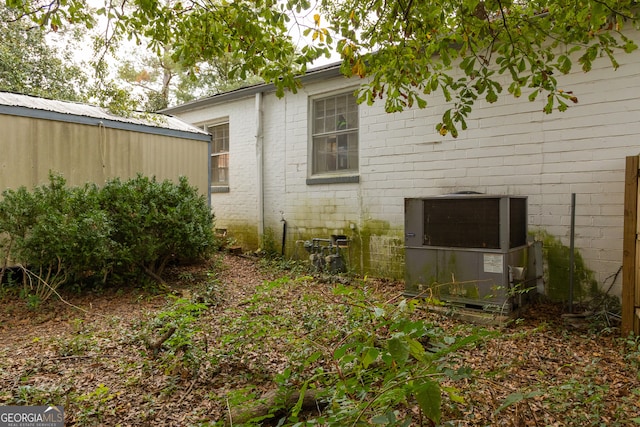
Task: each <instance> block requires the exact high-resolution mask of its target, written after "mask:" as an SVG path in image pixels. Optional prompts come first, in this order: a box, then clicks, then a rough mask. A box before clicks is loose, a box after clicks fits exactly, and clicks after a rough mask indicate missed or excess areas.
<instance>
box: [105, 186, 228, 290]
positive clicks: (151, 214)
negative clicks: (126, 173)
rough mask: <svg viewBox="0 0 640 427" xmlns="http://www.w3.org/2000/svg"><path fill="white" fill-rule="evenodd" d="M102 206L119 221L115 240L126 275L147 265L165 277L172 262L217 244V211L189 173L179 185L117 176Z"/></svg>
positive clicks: (107, 188) (194, 256)
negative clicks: (190, 179) (201, 192)
mask: <svg viewBox="0 0 640 427" xmlns="http://www.w3.org/2000/svg"><path fill="white" fill-rule="evenodd" d="M101 205H102V208H103V209H104V210H105V211H107V212H108V214H109V217H110V218H111V220H112V221H113V223H114V224H117V226H116V227H115V230H114V232H113V234H112V235H111V238H112V239H113V241H114V242H115V244H116V246H117V248H118V250H117V253H118V257H117V260H116V262H117V265H118V267H119V269H118V270H119V271H118V273H120V274H125V273H127V271H137V270H139V269H140V268H142V269H143V271H145V272H146V273H147V274H150V275H152V276H154V277H155V276H161V275H162V272H163V271H164V269H165V267H166V266H167V264H168V262H169V261H171V260H177V261H182V260H191V259H197V258H200V257H204V256H206V255H207V254H208V253H209V252H210V251H211V250H213V249H215V248H216V242H215V236H214V233H213V215H212V214H211V211H210V209H209V207H208V205H207V202H206V200H205V198H204V197H202V196H201V195H199V194H198V192H197V190H196V189H195V188H194V187H191V186H190V185H189V183H188V182H187V179H186V178H184V177H182V178H180V182H179V183H178V184H174V183H172V182H171V181H164V182H161V183H159V182H157V181H156V180H155V178H151V179H150V178H147V177H144V176H141V175H138V176H137V177H136V178H134V179H131V180H129V181H127V182H124V183H123V182H121V181H120V180H119V179H115V180H112V181H110V182H108V183H107V184H106V185H105V186H104V188H103V189H102V191H101Z"/></svg>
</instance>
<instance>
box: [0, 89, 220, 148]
mask: <svg viewBox="0 0 640 427" xmlns="http://www.w3.org/2000/svg"><path fill="white" fill-rule="evenodd" d="M0 114H13V115H19V116H23V117H35V118H43V119H49V120H60V121H67V122H74V123H80V124H87V125H103V126H105V127H112V128H119V129H125V130H131V131H138V132H145V133H155V134H165V135H173V136H181V135H182V136H183V137H188V138H193V139H201V140H203V141H208V140H209V134H208V133H207V132H205V131H204V130H202V129H200V128H197V127H195V126H193V125H191V124H189V123H186V122H184V121H182V120H180V119H178V118H177V117H173V116H169V115H165V114H156V113H133V114H132V116H131V117H122V116H118V115H115V114H111V113H110V112H109V111H107V110H105V109H104V108H101V107H97V106H94V105H88V104H81V103H77V102H67V101H56V100H51V99H44V98H38V97H34V96H29V95H21V94H16V93H10V92H0ZM189 135H191V136H189Z"/></svg>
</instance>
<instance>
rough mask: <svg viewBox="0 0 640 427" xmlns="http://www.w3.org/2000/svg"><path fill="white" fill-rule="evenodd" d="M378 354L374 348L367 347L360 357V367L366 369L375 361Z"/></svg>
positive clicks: (378, 351)
mask: <svg viewBox="0 0 640 427" xmlns="http://www.w3.org/2000/svg"><path fill="white" fill-rule="evenodd" d="M379 354H380V350H378V349H377V348H375V347H369V348H367V349H365V351H364V354H363V355H362V366H363V367H364V368H365V369H367V368H368V367H369V366H370V365H371V364H372V363H373V362H375V361H376V359H377V358H378V355H379Z"/></svg>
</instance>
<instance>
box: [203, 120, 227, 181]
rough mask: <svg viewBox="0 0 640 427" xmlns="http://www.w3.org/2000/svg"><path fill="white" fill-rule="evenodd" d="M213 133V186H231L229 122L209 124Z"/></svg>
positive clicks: (209, 129)
mask: <svg viewBox="0 0 640 427" xmlns="http://www.w3.org/2000/svg"><path fill="white" fill-rule="evenodd" d="M207 130H208V131H209V133H210V134H211V186H212V187H224V186H229V123H222V124H218V125H209V126H207Z"/></svg>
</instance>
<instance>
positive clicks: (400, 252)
mask: <svg viewBox="0 0 640 427" xmlns="http://www.w3.org/2000/svg"><path fill="white" fill-rule="evenodd" d="M352 224H353V225H354V228H352V227H351V225H352ZM403 233H404V232H403V229H402V228H400V227H391V226H390V225H389V223H388V222H387V221H379V220H369V221H365V223H364V224H363V226H362V227H358V226H357V225H356V222H355V221H349V222H346V223H345V224H344V226H343V227H339V228H334V229H329V228H326V227H296V226H295V223H294V221H291V227H290V232H288V233H287V243H286V245H287V248H286V256H288V257H290V258H293V259H297V260H304V259H308V257H309V254H308V252H306V251H305V250H304V248H303V244H304V241H309V242H310V241H311V240H312V239H314V238H319V239H331V236H332V235H342V236H345V237H346V238H347V239H348V246H347V247H345V248H341V254H342V255H343V257H344V260H345V262H346V264H347V268H348V270H349V271H350V272H352V273H354V274H360V275H371V276H376V277H386V278H392V279H401V278H403V277H404V234H403Z"/></svg>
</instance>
